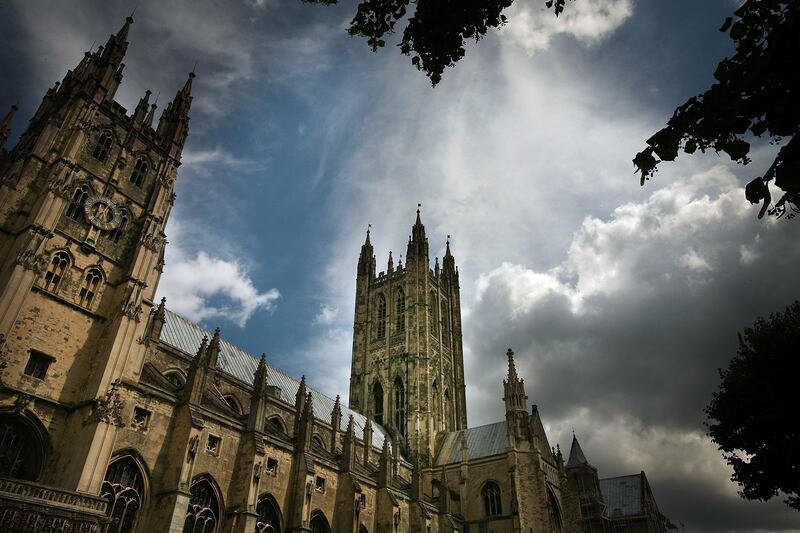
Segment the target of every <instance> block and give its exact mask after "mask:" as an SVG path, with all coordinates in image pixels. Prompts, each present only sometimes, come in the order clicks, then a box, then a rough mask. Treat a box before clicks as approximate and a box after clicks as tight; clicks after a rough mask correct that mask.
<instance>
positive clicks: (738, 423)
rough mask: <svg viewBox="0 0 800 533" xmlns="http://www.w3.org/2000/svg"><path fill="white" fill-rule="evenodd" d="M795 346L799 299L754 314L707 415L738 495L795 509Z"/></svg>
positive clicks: (798, 477)
mask: <svg viewBox="0 0 800 533" xmlns="http://www.w3.org/2000/svg"><path fill="white" fill-rule="evenodd" d="M748 190H749V191H751V190H752V189H750V185H748ZM749 191H748V192H749ZM798 349H800V302H794V303H793V304H792V305H790V306H789V307H787V308H786V310H784V311H783V312H782V313H773V314H771V315H770V317H769V320H765V319H763V318H758V319H757V320H756V322H755V324H754V325H753V327H752V328H748V329H746V330H745V331H744V335H740V336H739V349H738V351H737V354H736V356H734V358H733V359H731V362H730V363H729V365H728V368H727V369H725V370H720V372H719V373H720V378H721V380H722V383H721V384H720V386H719V390H718V391H717V392H715V393H714V394H713V398H712V400H711V403H710V404H709V405H708V407H706V414H707V415H708V418H709V421H710V422H711V423H710V424H709V425H708V428H709V436H710V437H711V439H712V440H713V441H714V442H715V443H716V444H717V445H718V446H719V449H720V450H722V451H723V452H724V456H725V459H726V460H727V461H728V463H729V464H730V465H731V466H732V467H733V477H732V480H733V481H735V482H736V483H738V484H739V485H740V486H741V487H742V490H741V491H740V492H739V494H740V495H741V496H742V497H743V498H746V499H748V500H762V501H766V500H769V499H770V498H772V497H774V496H776V495H777V494H778V492H779V491H780V492H783V493H785V494H786V495H787V496H788V499H787V500H785V503H786V504H787V505H788V506H789V507H792V508H794V509H797V510H798V511H800V448H798V445H797V443H798V442H800V411H798V409H797V394H796V391H797V376H798V372H800V357H799V356H798Z"/></svg>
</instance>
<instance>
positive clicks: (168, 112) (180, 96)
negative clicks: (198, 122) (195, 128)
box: [156, 69, 195, 159]
mask: <svg viewBox="0 0 800 533" xmlns="http://www.w3.org/2000/svg"><path fill="white" fill-rule="evenodd" d="M194 78H195V73H194V69H192V71H191V72H190V73H189V76H188V78H187V79H186V83H184V85H183V88H182V89H180V90H179V91H178V92H177V93H176V94H175V98H173V100H172V102H170V103H169V104H168V105H167V108H166V109H164V112H163V113H162V114H161V118H160V119H159V121H158V129H157V131H156V132H157V134H158V136H159V137H160V138H161V142H163V143H164V144H165V145H166V146H167V147H168V148H169V152H170V155H171V156H172V157H174V158H175V159H180V157H181V153H182V152H183V144H184V143H185V142H186V137H187V136H188V135H189V109H191V107H192V80H194Z"/></svg>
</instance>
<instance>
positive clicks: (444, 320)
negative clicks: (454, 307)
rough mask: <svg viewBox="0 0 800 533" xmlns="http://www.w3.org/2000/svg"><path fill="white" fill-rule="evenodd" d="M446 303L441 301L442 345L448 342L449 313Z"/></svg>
mask: <svg viewBox="0 0 800 533" xmlns="http://www.w3.org/2000/svg"><path fill="white" fill-rule="evenodd" d="M446 304H447V302H445V301H444V300H442V344H446V343H448V342H449V340H450V313H449V311H448V310H447V305H446Z"/></svg>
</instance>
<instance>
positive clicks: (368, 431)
mask: <svg viewBox="0 0 800 533" xmlns="http://www.w3.org/2000/svg"><path fill="white" fill-rule="evenodd" d="M371 452H372V418H371V417H370V416H369V415H367V421H366V423H364V466H367V465H368V464H369V461H370V453H371Z"/></svg>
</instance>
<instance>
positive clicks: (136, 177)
mask: <svg viewBox="0 0 800 533" xmlns="http://www.w3.org/2000/svg"><path fill="white" fill-rule="evenodd" d="M149 167H150V166H149V165H148V164H147V159H145V158H144V157H139V158H137V159H136V162H135V163H134V164H133V172H131V177H130V182H131V183H133V184H134V185H136V186H137V187H141V186H142V184H143V183H144V178H145V176H147V171H148V170H149Z"/></svg>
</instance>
